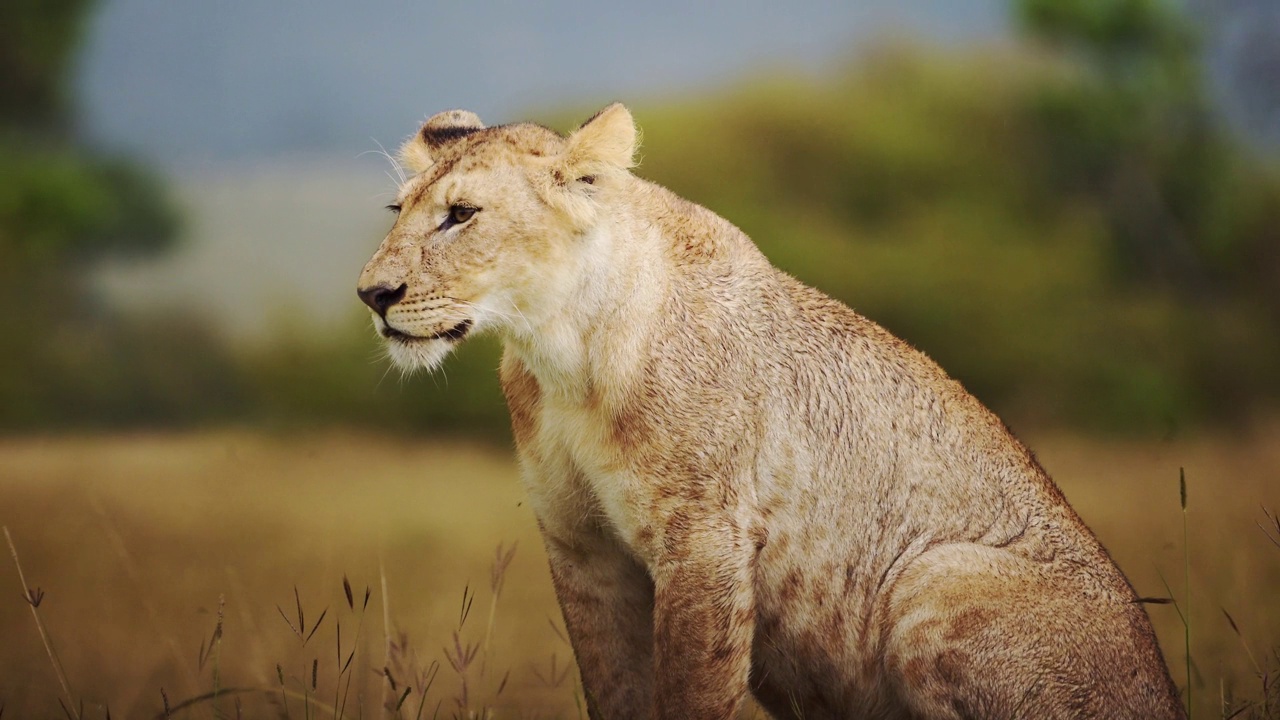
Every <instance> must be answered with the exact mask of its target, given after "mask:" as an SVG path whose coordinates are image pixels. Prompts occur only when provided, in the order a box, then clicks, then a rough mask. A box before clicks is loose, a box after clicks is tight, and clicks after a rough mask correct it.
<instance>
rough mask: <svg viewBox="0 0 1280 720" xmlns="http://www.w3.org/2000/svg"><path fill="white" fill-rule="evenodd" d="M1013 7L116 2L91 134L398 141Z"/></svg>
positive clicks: (685, 85)
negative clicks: (425, 125) (434, 117)
mask: <svg viewBox="0 0 1280 720" xmlns="http://www.w3.org/2000/svg"><path fill="white" fill-rule="evenodd" d="M1006 7H1007V0H963V1H962V2H961V1H957V0H860V1H859V2H849V1H847V0H846V1H844V2H839V1H835V0H792V1H791V2H786V3H781V2H769V3H764V2H755V3H752V2H732V1H728V0H712V1H709V2H690V1H689V0H650V1H648V2H636V1H632V2H575V1H573V0H555V1H553V2H543V3H530V2H448V3H437V2H405V1H402V0H374V1H368V2H358V3H357V2H350V1H349V0H307V1H305V2H304V1H303V0H220V1H219V2H207V1H201V0H106V1H105V2H103V3H102V6H101V7H100V9H99V11H98V14H97V16H96V18H95V20H94V22H93V24H92V27H91V31H90V33H89V36H88V42H87V47H86V49H85V51H84V53H83V55H82V57H81V62H80V73H79V77H78V87H77V89H78V96H79V98H80V100H81V108H82V111H83V113H82V119H83V129H84V130H85V131H86V133H87V134H88V135H89V136H90V137H92V138H95V139H97V140H99V141H105V142H106V143H108V144H111V145H116V146H124V147H126V148H128V149H132V150H139V151H142V152H144V153H146V154H147V155H149V156H150V157H152V158H153V159H156V160H158V161H160V162H164V163H166V164H168V163H170V162H174V161H177V162H182V161H188V160H202V159H228V158H233V159H234V158H251V157H269V156H273V155H280V154H286V153H294V152H297V151H337V152H342V153H358V152H360V151H363V150H368V149H369V148H370V147H371V146H372V145H373V143H372V141H371V140H370V138H373V139H376V140H378V141H380V142H382V143H383V144H386V145H388V146H390V145H392V144H395V143H397V142H398V141H399V140H400V139H401V138H402V137H403V136H404V135H405V134H407V133H408V132H410V131H411V130H412V129H413V127H414V126H415V125H416V124H417V123H418V122H419V121H420V120H421V119H422V118H423V117H425V116H426V115H429V114H431V113H433V112H436V111H439V110H444V109H449V108H452V107H465V108H468V109H472V110H475V111H477V112H478V113H480V115H481V117H483V118H485V120H486V121H487V122H490V123H493V122H503V121H510V120H514V119H519V117H518V116H519V115H520V114H523V113H528V112H531V111H537V110H539V109H552V108H557V107H560V106H563V105H564V104H566V103H568V104H573V105H583V106H592V105H596V104H603V103H605V102H608V101H610V100H614V99H620V100H624V101H628V100H629V101H633V102H634V101H635V100H636V99H637V98H642V97H643V98H649V97H653V96H660V95H665V94H670V93H674V92H679V91H687V90H690V89H696V88H700V87H715V86H719V85H722V84H724V83H725V82H727V81H731V80H733V79H736V78H739V77H744V76H747V75H749V74H750V73H751V72H754V71H759V70H761V69H771V68H779V67H782V68H792V67H795V68H800V69H821V68H822V67H824V66H827V65H830V64H832V63H834V62H838V61H839V60H840V59H842V58H844V57H847V56H848V55H850V54H851V53H852V52H853V51H854V49H855V48H856V47H858V46H859V44H861V43H865V42H867V41H868V40H870V39H872V38H875V37H883V36H885V35H886V34H888V35H892V34H903V35H906V34H910V35H924V36H927V37H930V38H933V39H936V40H942V41H963V40H967V39H974V38H982V37H990V36H994V35H999V34H1000V33H1001V32H1002V31H1003V28H1004V27H1005V24H1006V23H1005V15H1006Z"/></svg>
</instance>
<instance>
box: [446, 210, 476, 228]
mask: <svg viewBox="0 0 1280 720" xmlns="http://www.w3.org/2000/svg"><path fill="white" fill-rule="evenodd" d="M479 209H480V208H475V207H471V206H470V205H454V206H453V207H451V208H449V220H450V221H451V222H452V223H453V224H455V225H461V224H462V223H464V222H466V221H468V220H470V219H471V218H472V216H474V215H475V214H476V211H477V210H479Z"/></svg>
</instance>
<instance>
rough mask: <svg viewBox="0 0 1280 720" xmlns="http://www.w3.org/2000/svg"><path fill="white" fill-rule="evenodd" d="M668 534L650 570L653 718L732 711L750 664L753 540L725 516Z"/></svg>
mask: <svg viewBox="0 0 1280 720" xmlns="http://www.w3.org/2000/svg"><path fill="white" fill-rule="evenodd" d="M669 527H670V526H669ZM665 540H666V542H665V546H666V548H667V549H668V552H666V553H664V557H662V558H660V560H659V562H658V563H657V566H656V568H655V572H654V578H655V588H656V589H655V596H654V647H655V657H654V673H655V678H654V693H655V694H654V697H655V704H656V710H657V712H656V714H655V717H657V718H667V719H670V720H676V719H677V718H679V719H682V720H712V719H715V720H722V719H725V718H732V717H734V716H735V714H736V713H737V711H738V708H739V707H740V706H741V704H742V702H743V700H744V699H745V698H746V696H747V692H748V691H747V688H748V677H749V674H750V671H751V644H752V637H753V634H754V632H755V600H754V591H753V585H752V563H753V560H754V556H755V552H754V546H753V544H752V543H751V542H750V541H749V540H747V538H746V537H745V536H744V534H743V533H742V532H741V531H740V529H738V528H736V527H734V526H733V523H730V522H724V523H716V522H709V523H707V524H706V525H702V526H700V527H698V528H697V530H696V531H690V532H681V533H680V534H678V535H672V534H669V535H668V537H667V538H666V539H665Z"/></svg>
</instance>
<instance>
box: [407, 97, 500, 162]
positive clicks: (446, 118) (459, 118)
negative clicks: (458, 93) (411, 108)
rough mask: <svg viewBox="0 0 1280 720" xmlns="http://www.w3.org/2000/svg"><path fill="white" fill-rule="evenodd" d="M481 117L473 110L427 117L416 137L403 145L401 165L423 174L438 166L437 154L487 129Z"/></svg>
mask: <svg viewBox="0 0 1280 720" xmlns="http://www.w3.org/2000/svg"><path fill="white" fill-rule="evenodd" d="M483 129H484V123H482V122H480V117H479V116H478V115H476V114H475V113H473V112H471V111H469V110H446V111H444V112H442V113H436V114H435V115H432V116H431V117H429V118H427V121H426V122H425V123H423V124H422V129H421V130H419V131H418V132H417V133H416V134H415V135H414V136H413V137H411V138H409V139H408V140H406V141H405V143H404V144H403V145H401V146H400V164H401V165H403V166H405V167H406V168H408V169H409V170H411V171H413V172H414V173H420V172H422V171H423V170H426V169H427V168H429V167H431V166H432V165H433V164H434V163H435V159H434V158H435V155H436V151H438V150H439V149H440V148H442V147H444V146H445V145H448V144H449V143H451V142H453V141H454V140H457V139H458V138H462V137H466V136H467V135H470V134H471V133H473V132H475V131H477V130H483Z"/></svg>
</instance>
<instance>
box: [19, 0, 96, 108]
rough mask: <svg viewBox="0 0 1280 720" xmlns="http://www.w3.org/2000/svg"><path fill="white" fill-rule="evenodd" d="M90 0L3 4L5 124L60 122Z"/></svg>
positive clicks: (24, 0)
mask: <svg viewBox="0 0 1280 720" xmlns="http://www.w3.org/2000/svg"><path fill="white" fill-rule="evenodd" d="M89 6H90V0H5V2H3V3H0V119H3V122H4V123H5V124H6V125H13V124H21V125H26V126H32V127H34V126H40V125H43V126H46V127H47V126H49V125H62V124H63V123H64V121H65V120H66V117H67V115H66V107H67V104H68V103H67V93H66V83H67V80H68V77H67V75H68V72H67V71H68V69H69V66H70V64H71V61H72V60H73V59H74V50H75V48H76V45H77V44H79V41H80V34H81V30H82V28H83V26H84V23H85V20H86V19H87V13H88V10H89Z"/></svg>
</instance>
